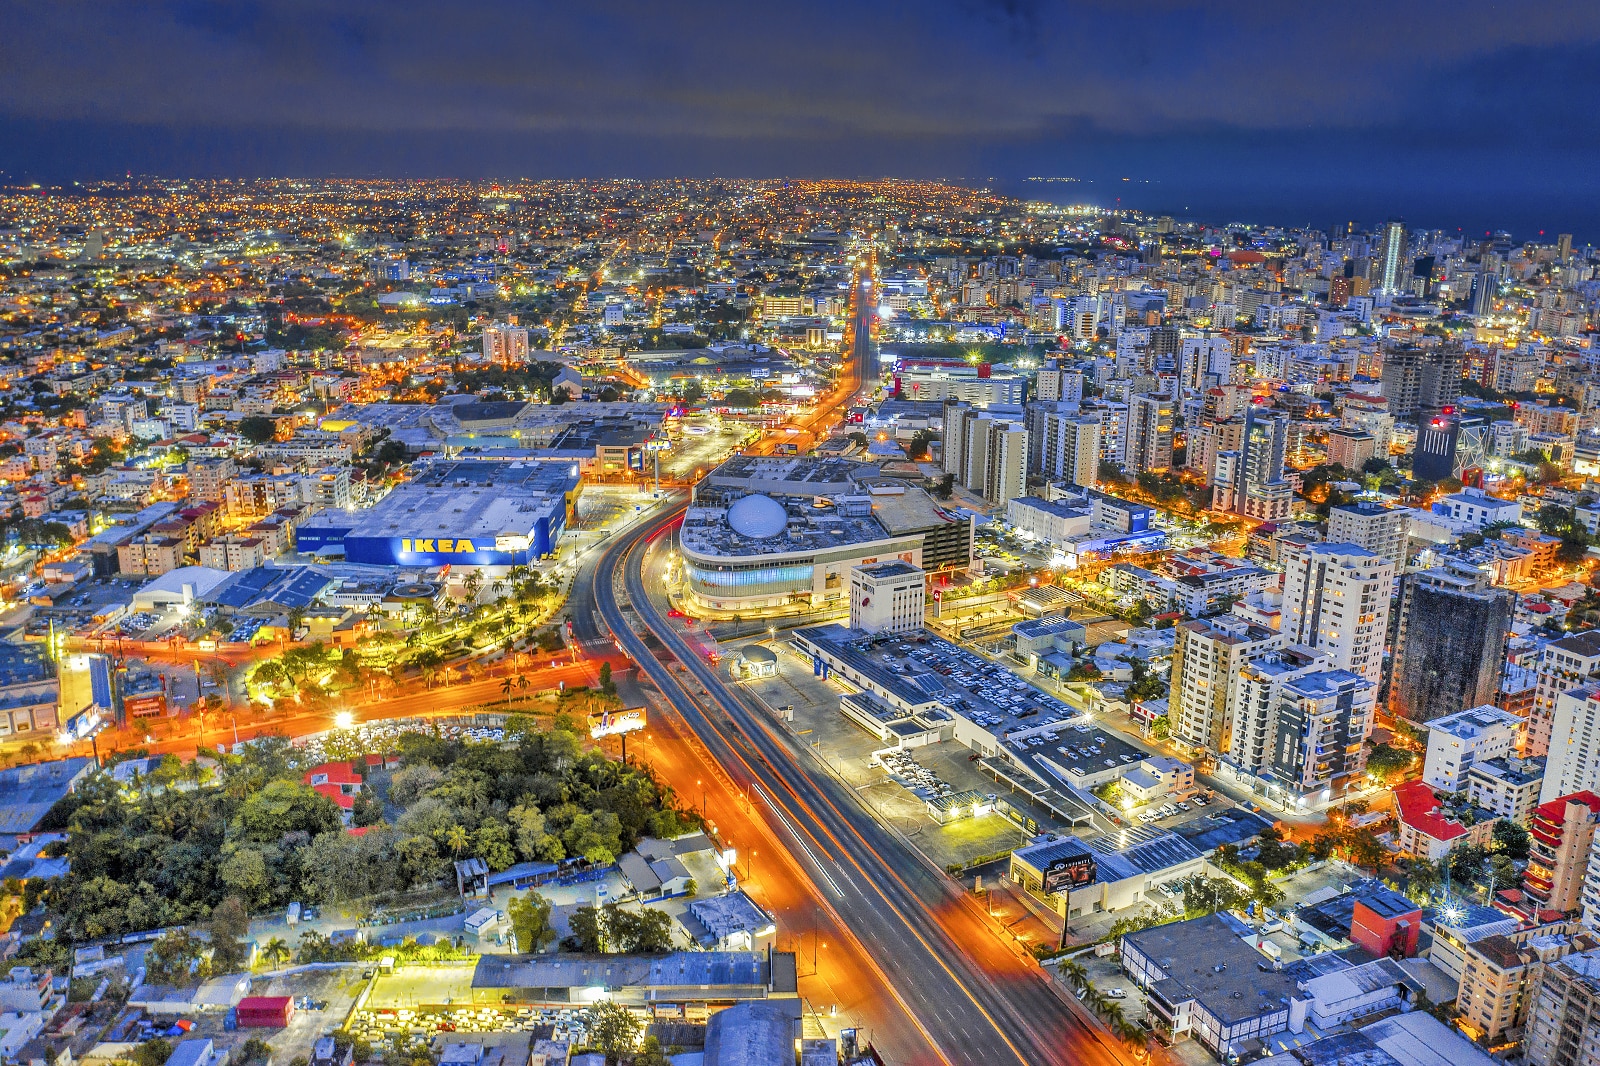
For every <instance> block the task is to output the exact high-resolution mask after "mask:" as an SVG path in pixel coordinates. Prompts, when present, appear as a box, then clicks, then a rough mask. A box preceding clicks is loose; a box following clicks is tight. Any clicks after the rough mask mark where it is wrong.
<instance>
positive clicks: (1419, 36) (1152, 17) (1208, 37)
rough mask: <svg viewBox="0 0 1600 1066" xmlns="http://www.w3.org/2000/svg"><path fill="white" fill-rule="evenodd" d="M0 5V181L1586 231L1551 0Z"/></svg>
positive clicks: (1582, 31) (1583, 132)
mask: <svg viewBox="0 0 1600 1066" xmlns="http://www.w3.org/2000/svg"><path fill="white" fill-rule="evenodd" d="M10 9H11V14H10V17H9V18H8V20H7V21H8V23H9V24H10V25H9V27H8V29H9V32H8V33H7V34H6V35H5V41H4V42H3V43H0V57H3V58H4V60H5V62H3V63H0V71H4V73H0V142H4V143H5V144H7V145H8V146H9V148H8V149H7V150H5V151H4V152H0V173H3V174H4V175H5V176H6V177H7V179H8V180H10V181H14V182H15V181H41V182H59V181H67V182H70V181H73V180H90V179H100V178H108V177H112V176H121V175H124V174H127V173H129V172H133V173H147V174H148V173H159V174H163V175H168V176H177V177H184V176H212V175H215V176H265V175H288V176H297V177H298V176H304V177H315V176H338V175H348V176H391V177H463V178H480V177H481V178H514V177H521V176H528V177H591V176H592V177H606V176H618V177H665V176H677V175H685V176H713V175H715V176H724V177H729V178H741V177H761V176H793V177H814V176H830V177H854V176H866V175H891V176H903V177H907V178H939V177H942V178H947V179H962V180H967V181H977V182H984V181H987V182H992V183H993V184H994V187H996V188H997V190H998V191H1003V192H1007V193H1010V194H1014V195H1026V196H1032V195H1034V194H1035V193H1036V191H1039V190H1043V191H1045V193H1046V194H1047V195H1048V194H1055V195H1058V196H1062V197H1068V198H1081V199H1084V200H1090V201H1093V202H1098V203H1100V204H1101V205H1102V206H1106V207H1112V206H1115V203H1116V201H1118V200H1119V198H1120V200H1121V202H1122V203H1123V205H1124V206H1132V207H1136V208H1140V209H1144V210H1149V211H1154V212H1165V213H1174V214H1180V213H1181V214H1186V215H1191V216H1205V217H1207V219H1208V220H1211V221H1217V222H1223V221H1232V220H1234V219H1235V218H1242V219H1245V220H1249V221H1265V222H1272V223H1278V224H1284V225H1307V224H1309V225H1316V226H1321V227H1326V226H1328V225H1330V224H1331V223H1332V222H1333V221H1335V220H1342V218H1343V217H1345V216H1348V217H1351V218H1357V219H1361V220H1363V221H1374V220H1377V219H1381V218H1384V217H1388V216H1391V215H1403V216H1405V217H1407V218H1408V220H1409V221H1411V222H1412V223H1413V224H1415V225H1421V226H1428V227H1434V228H1442V229H1447V230H1453V229H1455V228H1457V227H1460V228H1461V229H1462V230H1463V231H1465V232H1467V233H1472V232H1474V231H1477V230H1483V229H1494V228H1507V229H1512V230H1513V231H1515V232H1516V233H1517V235H1518V236H1519V237H1527V238H1530V239H1531V238H1533V237H1535V236H1536V231H1538V230H1541V229H1543V230H1547V231H1549V232H1551V233H1554V232H1556V231H1561V232H1572V233H1574V235H1575V237H1576V238H1577V239H1578V240H1579V242H1580V243H1581V242H1582V241H1584V240H1586V239H1587V240H1594V239H1596V235H1597V234H1600V209H1597V208H1596V207H1595V206H1594V204H1595V203H1597V202H1600V198H1597V197H1596V196H1595V195H1594V194H1595V192H1596V191H1597V186H1596V181H1597V179H1596V177H1595V175H1596V174H1600V165H1597V163H1600V160H1597V159H1596V151H1597V150H1596V149H1595V148H1594V147H1593V145H1594V144H1595V143H1596V138H1595V137H1594V133H1595V132H1596V128H1595V119H1594V118H1593V116H1592V114H1589V113H1587V112H1585V111H1584V109H1582V108H1579V107H1576V106H1572V105H1571V104H1569V103H1568V101H1571V100H1577V99H1581V98H1582V97H1583V95H1584V90H1585V87H1586V86H1592V79H1593V78H1594V75H1593V73H1592V70H1591V66H1592V65H1591V64H1589V63H1588V62H1587V56H1588V54H1589V53H1590V51H1591V50H1592V48H1593V46H1594V44H1595V43H1596V41H1597V40H1600V12H1597V11H1595V10H1594V9H1593V8H1592V7H1591V6H1585V5H1579V4H1563V3H1547V4H1541V5H1536V6H1535V8H1534V9H1533V10H1529V9H1527V8H1525V7H1522V8H1518V9H1517V10H1516V11H1509V10H1507V11H1502V10H1499V9H1497V8H1496V7H1495V6H1494V5H1490V4H1487V3H1474V4H1467V5H1452V6H1450V7H1448V8H1446V7H1444V6H1442V5H1434V4H1411V5H1406V6H1405V7H1404V8H1403V9H1401V10H1391V9H1389V8H1380V7H1378V6H1377V5H1367V6H1366V7H1363V6H1361V5H1358V6H1357V7H1356V8H1342V9H1340V10H1339V11H1338V12H1328V13H1326V14H1321V15H1319V14H1317V13H1307V14H1304V15H1300V16H1297V17H1296V18H1294V19H1292V20H1291V19H1287V18H1283V17H1280V16H1277V15H1276V14H1275V13H1274V10H1273V8H1271V7H1269V6H1266V5H1262V4H1259V3H1254V2H1241V3H1233V4H1228V5H1224V6H1223V7H1222V8H1220V9H1217V10H1213V11H1210V12H1208V13H1207V14H1206V15H1205V16H1204V17H1201V16H1199V15H1197V14H1196V13H1195V12H1193V11H1190V10H1187V9H1184V8H1182V7H1178V6H1175V5H1173V6H1166V5H1158V7H1157V8H1156V9H1155V10H1154V11H1144V10H1141V12H1139V13H1138V14H1133V13H1128V12H1124V11H1121V10H1120V9H1116V8H1113V7H1111V6H1110V5H1102V4H1077V5H1064V4H1052V3H1046V2H1009V3H993V4H978V3H953V4H946V5H932V6H924V7H922V8H919V9H918V10H917V11H916V12H915V14H914V15H913V14H911V13H908V12H905V11H903V10H900V9H897V8H894V7H893V6H891V5H884V4H867V5H859V6H858V5H852V6H850V7H848V8H844V7H837V6H829V5H811V6H809V7H807V8H806V9H805V10H797V11H785V12H783V13H782V14H781V15H780V14H773V13H763V12H759V11H742V12H726V11H722V12H711V11H690V12H682V11H681V10H679V9H674V10H673V11H672V12H664V11H662V12H658V11H654V10H652V9H650V8H648V7H640V8H637V9H633V10H610V11H602V12H594V11H590V12H573V11H565V10H556V11H540V10H536V9H527V8H524V7H522V6H520V5H493V4H491V5H487V6H481V7H479V8H478V9H477V11H475V12H474V13H473V14H472V16H471V17H461V16H460V14H459V13H457V12H446V11H443V10H438V11H433V10H431V9H428V8H423V7H419V6H408V5H400V6H399V7H398V8H397V7H396V6H395V5H382V6H363V5H355V6H344V7H341V8H339V9H338V10H337V11H321V10H319V9H317V8H315V7H300V6H297V5H294V4H287V3H274V2H265V3H252V4H241V5H227V6H226V7H221V6H215V5H195V4H181V5H180V4H134V3H125V4H106V5H98V6H97V7H96V8H95V9H94V10H93V11H92V12H86V11H84V10H80V9H71V8H56V7H50V6H45V5H32V4H13V5H10ZM1363 25H1379V26H1381V27H1382V31H1381V32H1373V33H1361V32H1352V31H1351V30H1350V29H1349V27H1353V26H1363ZM1533 72H1537V74H1535V73H1533ZM1030 177H1054V178H1076V179H1079V180H1078V181H1077V182H1074V183H1061V184H1056V183H1052V184H1049V185H1044V184H1042V183H1033V182H1025V181H1024V179H1027V178H1030ZM1125 178H1126V179H1128V180H1126V181H1124V180H1123V179H1125ZM1080 193H1082V194H1084V195H1082V196H1081V197H1080V195H1079V194H1080Z"/></svg>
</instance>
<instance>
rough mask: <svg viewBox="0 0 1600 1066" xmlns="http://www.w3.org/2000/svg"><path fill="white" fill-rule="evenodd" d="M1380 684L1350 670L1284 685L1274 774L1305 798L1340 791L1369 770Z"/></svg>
mask: <svg viewBox="0 0 1600 1066" xmlns="http://www.w3.org/2000/svg"><path fill="white" fill-rule="evenodd" d="M1377 698H1378V686H1377V684H1376V683H1375V682H1372V681H1369V680H1367V679H1366V678H1365V677H1362V676H1361V675H1360V674H1357V673H1354V672H1352V671H1350V670H1319V671H1317V672H1315V673H1309V674H1303V675H1302V676H1300V677H1298V678H1295V679H1294V680H1292V681H1287V682H1285V683H1284V685H1283V691H1282V694H1281V696H1280V697H1279V703H1278V721H1277V728H1276V730H1275V733H1274V736H1273V741H1272V762H1271V767H1270V771H1271V774H1272V776H1273V777H1275V778H1277V779H1278V780H1279V781H1280V782H1282V783H1283V785H1284V787H1285V788H1287V789H1289V790H1291V791H1292V792H1296V793H1298V794H1299V795H1301V796H1306V795H1308V794H1310V793H1313V792H1319V791H1325V790H1326V791H1328V792H1329V793H1335V794H1336V793H1338V792H1341V791H1343V789H1344V788H1345V787H1346V786H1348V784H1349V783H1350V782H1351V781H1352V780H1354V779H1355V778H1356V777H1357V776H1358V775H1359V774H1360V773H1361V772H1362V771H1363V770H1365V769H1366V765H1367V756H1366V740H1367V735H1368V734H1369V733H1371V732H1372V715H1373V711H1374V709H1375V707H1376V706H1377Z"/></svg>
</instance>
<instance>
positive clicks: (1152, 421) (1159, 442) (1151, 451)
mask: <svg viewBox="0 0 1600 1066" xmlns="http://www.w3.org/2000/svg"><path fill="white" fill-rule="evenodd" d="M1172 424H1173V413H1172V397H1170V396H1166V395H1162V394H1159V393H1154V394H1150V393H1147V394H1142V395H1139V396H1134V397H1132V398H1131V399H1129V401H1128V457H1127V465H1128V467H1129V468H1130V469H1132V470H1133V471H1134V472H1135V473H1140V474H1143V473H1160V472H1162V471H1165V470H1169V469H1171V467H1172Z"/></svg>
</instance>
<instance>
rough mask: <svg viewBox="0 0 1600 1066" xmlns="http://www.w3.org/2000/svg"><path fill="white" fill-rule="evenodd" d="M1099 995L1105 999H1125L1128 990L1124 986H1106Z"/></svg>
mask: <svg viewBox="0 0 1600 1066" xmlns="http://www.w3.org/2000/svg"><path fill="white" fill-rule="evenodd" d="M1101 995H1103V996H1105V997H1106V998H1107V999H1127V998H1128V990H1127V989H1126V988H1108V989H1106V990H1105V991H1104V992H1103V993H1101Z"/></svg>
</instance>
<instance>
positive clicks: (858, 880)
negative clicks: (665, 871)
mask: <svg viewBox="0 0 1600 1066" xmlns="http://www.w3.org/2000/svg"><path fill="white" fill-rule="evenodd" d="M863 294H864V286H863V285H862V283H861V282H859V281H858V282H857V286H856V293H855V295H856V299H857V307H856V314H855V316H854V317H855V336H854V337H853V338H852V344H851V359H850V363H851V366H850V368H849V370H848V371H847V374H848V376H849V377H850V378H851V379H853V381H854V382H856V383H859V382H861V381H863V380H864V379H865V373H866V371H867V368H868V365H869V363H868V361H869V360H870V358H871V334H870V319H869V316H870V314H871V310H870V301H868V300H864V299H862V298H861V297H862V295H863ZM858 387H859V386H858ZM853 393H854V390H853V389H852V390H850V391H842V390H835V392H834V393H832V394H830V398H829V399H830V402H829V403H827V404H824V405H822V406H821V407H820V408H819V410H818V412H817V413H816V418H817V419H818V420H821V419H824V418H826V417H827V415H828V413H829V412H830V410H836V409H837V408H838V407H840V406H842V405H843V404H844V403H846V402H848V401H849V400H850V399H852V398H853ZM680 515H681V511H676V512H675V513H673V514H671V515H667V516H664V517H661V518H658V519H657V520H655V521H653V522H652V523H651V524H650V525H648V526H646V527H642V528H639V529H637V530H634V531H633V532H631V533H630V534H628V535H627V536H625V537H622V538H619V539H618V540H617V541H616V542H615V543H614V544H612V545H611V547H610V548H609V549H608V550H607V551H606V553H605V555H604V556H603V557H602V558H601V560H600V564H599V566H598V567H597V568H596V570H595V573H594V575H593V592H594V595H595V603H596V607H597V609H598V614H599V619H600V620H601V621H603V622H604V624H605V626H606V628H607V629H609V631H610V634H611V636H612V638H613V639H614V640H615V641H616V643H617V646H618V647H620V648H621V649H622V650H623V651H624V652H626V653H627V654H628V655H629V656H630V657H631V658H632V659H633V660H634V661H635V662H636V663H638V664H639V668H640V671H641V673H642V674H643V676H644V677H646V678H648V679H649V680H650V681H651V682H652V683H653V684H654V685H655V686H656V687H657V688H658V689H659V690H660V692H661V693H662V695H663V697H664V698H665V703H666V705H667V707H668V708H670V713H671V714H672V715H673V716H674V718H675V720H672V721H669V722H666V723H662V724H661V725H659V726H658V727H656V728H657V729H658V730H659V731H661V732H662V733H663V735H664V736H666V737H671V738H675V739H676V740H677V741H680V742H681V741H688V746H689V747H690V748H692V749H694V750H695V751H696V752H697V753H698V754H699V755H700V760H699V761H700V762H701V764H702V766H704V767H705V768H706V769H707V770H708V771H714V773H715V776H714V777H713V778H712V780H709V781H708V780H707V779H706V776H705V775H701V776H697V777H696V779H695V782H694V785H693V786H689V785H688V781H687V775H688V774H690V773H697V774H698V773H700V771H699V770H697V769H696V768H695V765H694V762H695V760H694V759H693V758H684V754H683V751H682V747H683V746H682V744H681V743H679V744H676V745H674V746H675V748H676V749H677V750H676V752H675V754H674V756H673V757H672V758H671V759H670V760H669V761H668V762H666V763H663V764H660V768H661V770H662V772H663V774H664V776H665V777H666V779H667V780H669V781H671V782H672V783H673V784H674V786H675V787H677V789H678V791H679V794H680V795H682V796H684V797H685V798H687V799H688V800H689V802H691V803H693V801H694V799H695V795H694V793H695V792H696V791H697V790H704V792H705V796H704V797H703V798H702V805H705V804H706V803H707V801H708V800H709V796H710V795H712V794H716V795H718V796H719V798H720V802H719V803H718V804H717V806H716V807H715V809H711V808H709V807H708V808H707V814H708V816H710V817H711V820H712V821H713V822H714V823H718V828H719V830H720V831H721V832H722V834H723V836H724V837H725V838H730V839H732V840H733V842H734V843H735V844H736V845H737V844H742V842H741V840H740V837H741V836H743V837H745V838H749V837H751V836H752V835H759V837H760V838H761V839H762V840H764V841H766V840H776V841H779V842H781V844H782V851H783V852H784V853H785V854H784V863H785V865H784V867H783V868H781V869H779V870H776V871H773V872H772V873H771V874H770V875H769V876H765V877H763V876H758V877H757V880H758V881H760V882H762V887H763V888H764V889H767V890H768V891H767V893H766V897H767V898H766V901H767V902H769V903H772V904H773V905H774V908H775V910H777V911H778V917H779V921H780V928H783V927H787V928H789V929H790V930H791V931H792V930H793V929H794V924H793V922H794V919H793V918H792V917H791V916H790V915H789V914H788V913H787V912H788V911H792V910H795V909H797V908H802V907H804V906H806V903H805V901H804V900H803V899H798V900H797V899H796V898H795V897H796V896H797V894H798V895H800V896H805V895H809V896H810V898H811V904H810V905H811V906H812V907H814V908H815V911H814V912H813V913H814V914H816V915H817V917H816V918H815V919H813V920H814V921H816V922H817V923H818V926H819V928H821V927H822V926H824V925H825V926H828V927H831V928H834V929H836V930H838V931H841V932H843V933H845V934H846V941H845V943H844V944H841V945H836V946H835V947H836V950H837V953H838V954H839V955H841V956H842V957H841V958H840V959H839V960H838V962H837V963H834V966H835V969H834V972H833V973H832V975H831V976H832V980H831V982H830V989H831V990H833V991H835V992H837V993H838V994H839V995H842V996H843V997H844V999H845V1006H846V1009H848V1010H850V1011H851V1012H852V1018H851V1020H852V1021H853V1022H855V1023H856V1024H858V1025H862V1026H864V1027H870V1028H871V1029H872V1030H873V1032H874V1042H875V1043H876V1044H877V1046H879V1047H880V1049H882V1050H883V1051H884V1053H885V1054H886V1055H888V1056H889V1058H890V1059H891V1060H893V1061H903V1062H924V1061H929V1060H930V1055H932V1056H936V1057H937V1058H938V1059H939V1060H942V1061H945V1062H948V1063H952V1064H956V1063H970V1064H982V1066H1009V1064H1012V1063H1027V1064H1043V1063H1072V1064H1087V1066H1099V1064H1112V1063H1122V1062H1127V1061H1131V1060H1132V1059H1133V1057H1134V1053H1130V1052H1128V1051H1126V1050H1125V1049H1124V1048H1122V1046H1121V1045H1118V1044H1116V1043H1114V1042H1113V1041H1111V1040H1110V1038H1108V1037H1106V1036H1105V1035H1104V1033H1103V1032H1102V1031H1101V1030H1100V1029H1098V1028H1096V1027H1094V1026H1093V1025H1091V1024H1089V1023H1088V1022H1087V1021H1086V1020H1085V1019H1084V1017H1083V1016H1082V1015H1081V1014H1080V1013H1078V1011H1079V1010H1081V1008H1078V1007H1077V1006H1076V1004H1069V1003H1068V1000H1067V998H1066V997H1065V996H1064V994H1063V993H1061V992H1060V991H1058V990H1057V988H1056V987H1054V986H1052V984H1051V983H1050V982H1049V980H1048V979H1047V978H1046V977H1045V976H1044V975H1043V974H1042V973H1041V971H1040V969H1039V967H1038V966H1037V965H1036V964H1035V963H1034V961H1033V960H1032V959H1031V958H1027V957H1025V956H1022V955H1019V954H1017V949H1016V948H1015V947H1014V946H1013V945H1012V944H1011V943H1009V942H1007V941H1005V940H1003V939H1002V937H1000V936H998V935H996V932H997V930H996V927H995V925H994V924H993V922H992V919H990V918H989V917H988V915H987V914H985V913H984V911H983V909H982V908H981V907H979V906H978V905H977V903H976V901H975V900H973V899H972V898H970V897H969V896H968V895H967V894H966V893H965V892H964V891H963V890H962V889H961V888H960V886H958V885H956V884H955V883H954V882H952V881H951V880H950V879H949V878H948V877H947V876H946V875H945V874H944V872H943V871H941V870H938V869H936V868H935V867H934V866H932V865H931V864H930V863H929V862H928V861H927V860H926V859H925V858H924V857H923V856H922V855H921V854H920V853H918V852H917V851H916V850H915V849H914V848H912V847H911V846H910V845H909V844H908V843H907V842H906V841H904V840H903V839H902V838H901V837H900V836H899V835H898V834H896V833H895V832H893V831H892V830H890V829H888V828H885V827H884V826H883V825H882V824H880V823H879V822H878V821H877V820H876V819H875V818H874V817H873V816H872V814H871V813H870V812H869V811H868V810H867V809H866V808H865V807H864V806H863V805H862V804H861V803H860V802H859V801H858V800H857V798H856V797H855V796H854V795H853V794H852V793H851V792H850V791H849V789H848V788H846V787H845V786H844V785H842V784H841V783H840V782H838V781H837V780H836V779H834V778H833V777H831V776H830V775H828V774H827V773H825V772H824V770H823V768H822V767H821V766H820V765H819V764H817V762H816V756H815V755H814V754H813V753H812V752H810V751H809V749H806V748H804V747H803V746H802V745H799V744H796V743H794V742H793V740H792V738H791V737H790V736H789V735H788V734H787V733H786V732H785V731H783V730H782V729H780V728H776V727H774V726H773V725H771V724H770V723H768V722H767V721H766V719H765V718H764V712H762V711H760V710H758V709H757V708H755V707H754V706H753V705H752V704H750V703H747V702H746V700H745V698H744V697H743V696H742V694H741V693H740V692H739V691H738V689H737V687H736V686H730V685H728V684H726V683H725V682H724V681H723V679H722V678H721V677H720V676H719V675H718V673H717V672H716V670H715V669H714V668H712V667H711V666H709V665H708V664H707V663H706V662H705V661H704V660H702V659H701V658H700V657H699V656H698V655H696V654H695V653H694V652H693V651H692V650H691V649H690V648H689V647H688V645H687V644H686V643H685V642H684V641H683V639H682V638H681V637H680V636H679V635H678V634H677V632H676V631H675V630H674V629H673V627H672V626H670V625H669V624H668V623H667V621H666V618H665V616H664V612H665V608H666V603H665V600H664V593H663V591H662V590H663V587H664V583H663V582H662V581H661V580H660V579H659V570H658V567H659V565H660V562H661V560H660V558H659V555H660V553H659V552H656V551H655V550H654V549H655V548H657V547H661V546H666V545H669V544H670V543H671V536H672V534H673V532H674V531H675V529H676V526H677V520H678V518H679V517H680ZM619 568H620V570H621V583H622V585H623V588H624V590H625V594H626V601H627V604H628V606H627V607H624V605H623V602H622V600H620V599H619V597H618V591H619V590H618V570H619ZM575 629H576V626H575ZM673 660H676V661H677V662H678V663H681V664H682V665H681V666H679V667H674V666H672V665H669V664H671V663H672V661H673ZM675 669H676V670H680V671H682V673H681V675H680V673H677V672H675ZM691 736H692V738H693V739H692V740H690V739H689V738H690V737H691ZM662 754H666V753H665V752H663V753H662ZM746 797H748V799H746ZM769 882H771V883H769ZM773 897H776V902H773ZM824 916H825V919H826V920H825V921H824ZM816 935H817V936H819V937H820V936H823V935H827V936H837V935H838V932H834V933H827V934H823V933H820V932H819V933H818V934H816ZM800 947H801V953H802V955H803V954H804V951H803V948H804V940H803V938H802V940H801V942H800ZM830 961H831V960H830ZM802 970H804V962H802ZM824 975H825V976H826V975H827V971H826V970H825V971H824ZM841 985H842V986H844V987H843V989H842V990H841ZM811 994H812V993H808V995H811ZM835 1001H838V1000H837V997H836V999H835ZM1141 1057H1142V1053H1141Z"/></svg>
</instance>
